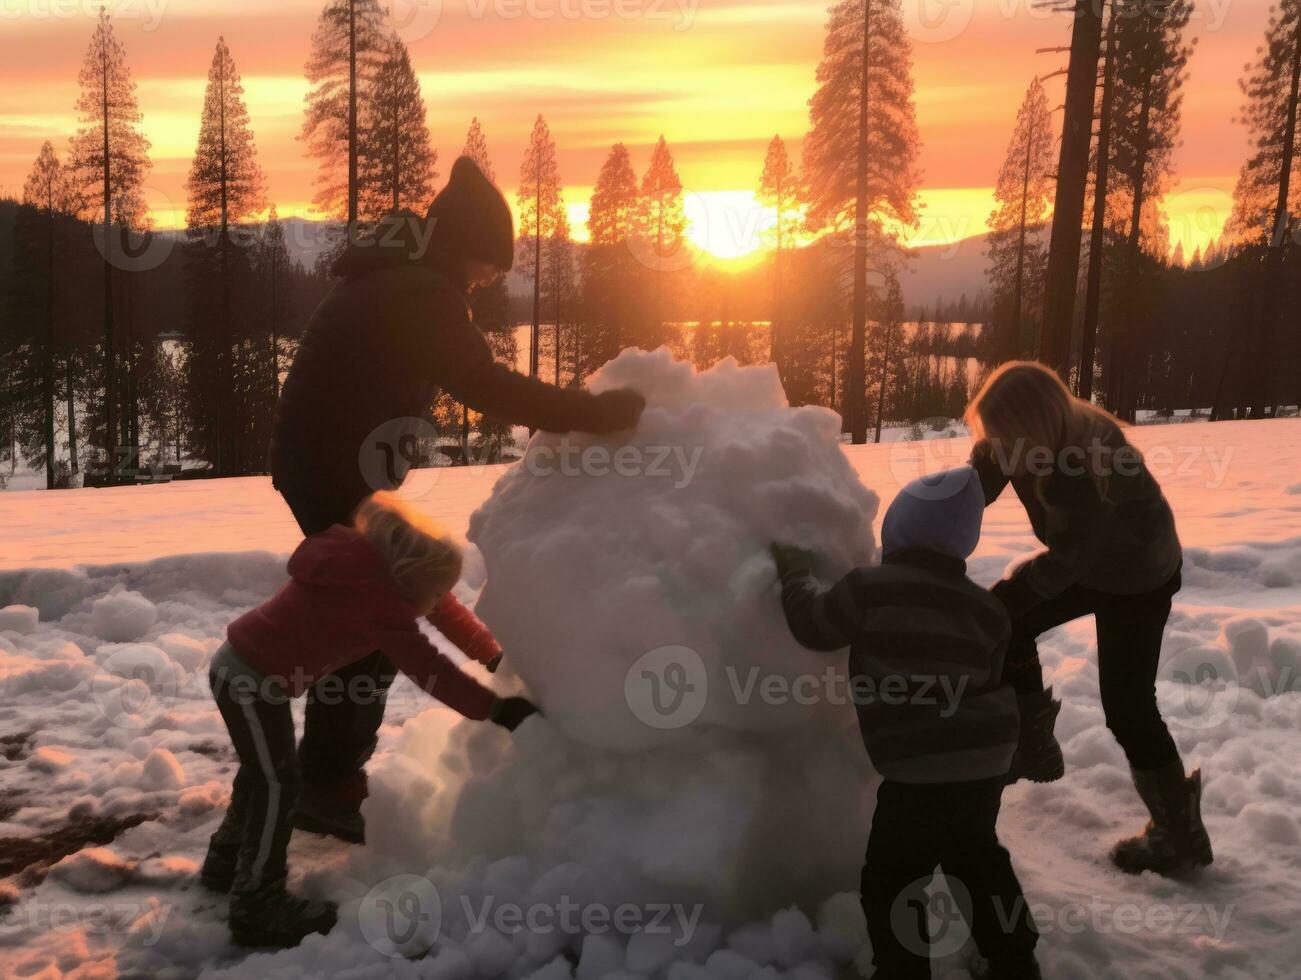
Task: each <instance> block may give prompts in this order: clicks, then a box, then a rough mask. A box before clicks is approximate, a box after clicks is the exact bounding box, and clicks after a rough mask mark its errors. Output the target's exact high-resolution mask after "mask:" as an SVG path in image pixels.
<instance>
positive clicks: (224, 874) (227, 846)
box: [201, 494, 537, 946]
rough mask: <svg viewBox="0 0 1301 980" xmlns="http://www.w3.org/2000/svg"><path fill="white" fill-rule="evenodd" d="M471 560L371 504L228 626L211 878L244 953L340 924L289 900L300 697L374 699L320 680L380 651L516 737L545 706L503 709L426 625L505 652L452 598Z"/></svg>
mask: <svg viewBox="0 0 1301 980" xmlns="http://www.w3.org/2000/svg"><path fill="white" fill-rule="evenodd" d="M460 575H461V552H460V550H459V549H458V548H457V546H456V544H455V543H454V542H453V541H451V540H450V539H449V538H448V537H447V536H446V535H445V534H444V533H443V532H442V531H441V530H440V529H438V528H437V527H436V526H434V525H432V524H430V523H429V522H427V521H426V520H425V519H424V518H423V517H422V516H421V515H419V514H417V513H415V512H413V511H410V510H407V509H406V508H404V507H402V506H401V505H400V503H399V502H398V500H397V499H396V498H395V497H393V496H392V495H390V494H376V495H375V496H374V497H371V498H369V499H368V500H366V501H364V502H363V503H362V504H361V506H360V507H358V509H357V512H356V513H355V514H354V516H353V526H352V527H344V526H343V525H338V524H336V525H335V526H333V527H331V528H330V529H329V530H327V531H323V532H321V533H320V534H313V535H311V536H309V537H308V538H306V539H305V540H304V541H303V543H302V544H301V545H299V547H298V549H297V550H296V551H295V552H294V554H293V556H292V557H291V558H290V559H289V576H290V581H289V583H288V584H287V585H285V587H284V588H282V589H281V590H280V591H279V592H278V593H276V595H275V596H273V597H272V598H271V599H269V600H268V601H267V602H265V603H263V604H262V605H260V606H258V607H257V608H255V609H253V610H250V611H249V612H247V613H245V614H244V615H243V616H241V617H240V618H239V619H237V620H235V621H234V622H233V623H231V624H230V627H229V629H228V631H227V642H226V643H225V644H223V645H222V647H221V649H220V650H218V651H217V654H216V655H215V656H214V657H213V661H212V666H211V668H210V672H209V682H210V683H211V685H212V692H213V697H214V698H215V699H216V702H217V707H218V709H219V710H220V711H221V716H222V718H223V720H224V721H225V722H226V727H227V729H229V731H230V737H231V741H232V742H233V743H234V745H235V751H236V753H237V754H238V756H239V763H240V764H239V771H238V772H237V773H236V775H235V784H234V787H233V789H232V791H231V800H230V806H229V808H228V809H227V811H226V817H225V819H224V820H223V821H222V824H221V826H220V827H219V828H218V830H217V832H216V833H215V834H213V836H212V840H211V842H210V844H209V847H208V856H207V859H206V860H205V861H204V865H203V871H202V874H201V881H202V882H203V884H204V885H205V886H207V887H209V888H212V889H214V890H217V891H229V892H230V895H231V902H230V927H231V934H232V937H233V938H234V940H235V942H236V943H238V944H240V945H244V946H291V945H294V944H296V943H297V942H299V941H300V940H301V939H302V938H303V937H305V936H307V935H310V934H311V933H313V932H328V931H329V930H330V928H331V927H332V926H333V925H334V921H335V910H334V908H333V906H331V905H329V904H327V903H322V902H312V901H308V900H306V899H302V898H299V897H297V896H294V895H291V894H290V893H289V892H288V891H286V889H285V878H286V875H287V866H286V851H287V849H288V846H289V837H290V834H291V833H292V829H293V807H294V800H295V798H296V796H297V794H298V788H299V786H300V785H301V776H300V773H299V769H298V759H297V754H296V752H295V741H294V722H293V718H292V716H291V714H290V710H289V702H290V700H291V699H292V698H296V697H298V696H300V695H302V694H303V693H304V692H305V691H307V690H308V689H309V688H312V687H313V686H314V685H315V691H316V696H317V697H322V696H326V697H328V696H335V697H341V698H346V697H359V696H374V692H373V691H366V692H360V691H348V690H346V689H343V685H340V689H339V690H337V691H334V692H329V691H322V690H321V685H320V684H318V683H317V682H318V681H320V680H321V679H322V678H326V679H327V680H328V679H329V677H330V676H331V675H334V674H335V672H336V671H338V670H339V669H340V668H343V667H346V666H347V665H348V664H351V663H354V662H355V661H357V660H360V659H361V658H363V657H366V656H368V655H370V654H371V653H372V652H374V651H375V650H381V651H383V653H384V654H385V655H386V656H387V657H388V658H389V659H390V660H391V661H392V662H393V663H394V664H395V665H397V666H398V667H399V668H400V669H401V670H402V671H403V673H405V674H406V675H407V676H408V677H410V678H411V679H412V680H413V681H415V683H416V684H417V685H419V686H420V687H421V688H423V689H424V690H425V691H426V692H428V693H429V694H431V695H433V696H434V697H435V698H437V699H438V700H440V701H442V702H443V703H444V704H446V705H447V706H448V707H449V708H452V709H453V710H455V711H458V712H460V713H461V714H462V715H464V716H466V717H467V718H474V719H476V720H480V721H482V720H491V721H494V722H496V723H497V724H499V725H502V726H503V727H505V728H507V729H509V730H512V731H513V730H514V729H515V727H516V726H517V725H519V723H520V722H522V721H523V720H524V719H525V718H527V717H528V716H529V715H531V714H533V713H534V712H535V711H536V710H537V709H536V708H535V707H534V706H533V705H532V704H531V703H529V702H528V701H527V700H525V699H524V698H499V697H497V696H496V695H495V694H494V693H493V692H492V691H490V690H489V689H488V688H486V687H484V686H483V685H482V684H480V683H479V682H478V681H476V680H474V679H473V678H472V677H470V676H469V675H467V674H464V673H462V672H461V671H460V670H459V669H458V668H457V667H456V665H455V664H453V663H452V661H450V660H449V659H447V657H445V656H443V654H441V653H439V652H438V649H437V648H436V647H435V646H434V645H433V644H432V643H430V642H429V640H428V639H426V638H425V636H424V634H423V633H421V632H420V629H419V627H418V626H417V625H416V624H417V621H418V620H419V619H421V618H425V617H428V618H429V619H430V621H431V622H433V623H434V625H436V626H437V627H438V628H439V629H440V630H441V631H442V633H443V635H444V636H446V637H447V638H448V639H449V640H451V641H452V642H453V643H455V644H457V645H458V646H460V647H461V649H462V650H464V651H465V652H466V653H467V654H468V655H469V656H471V657H472V658H473V659H476V660H478V661H480V662H482V663H485V664H488V663H493V664H495V661H496V660H497V658H498V657H499V656H500V654H501V648H500V647H499V646H498V645H497V641H496V640H495V639H494V638H493V636H492V634H491V633H490V632H489V631H488V628H487V627H486V626H484V625H483V623H481V622H480V621H479V620H478V618H476V617H475V616H474V614H473V613H471V612H470V611H469V610H467V609H466V608H465V607H464V606H462V605H461V604H460V603H459V602H457V601H456V599H455V598H453V597H452V594H451V589H452V586H453V585H454V584H455V583H456V581H457V579H459V578H460Z"/></svg>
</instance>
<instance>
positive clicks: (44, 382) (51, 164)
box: [15, 140, 74, 490]
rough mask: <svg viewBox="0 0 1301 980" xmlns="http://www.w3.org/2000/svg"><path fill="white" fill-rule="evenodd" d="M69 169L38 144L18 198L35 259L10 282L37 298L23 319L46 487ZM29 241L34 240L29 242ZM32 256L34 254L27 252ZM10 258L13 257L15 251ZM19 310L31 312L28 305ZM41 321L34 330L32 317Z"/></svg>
mask: <svg viewBox="0 0 1301 980" xmlns="http://www.w3.org/2000/svg"><path fill="white" fill-rule="evenodd" d="M67 177H68V175H67V174H66V173H65V172H64V170H63V167H62V166H61V165H60V163H59V159H58V157H57V156H56V155H55V153H54V147H53V146H52V145H51V144H50V142H49V140H46V141H45V143H44V144H43V145H42V146H41V152H40V154H39V155H38V156H37V158H36V162H35V163H34V164H33V165H32V171H31V173H30V174H29V175H28V177H27V182H26V183H25V184H24V185H23V204H25V205H26V206H27V207H28V208H30V209H32V211H33V212H35V216H36V217H37V220H38V222H39V225H40V228H39V231H37V229H32V230H33V231H37V234H38V236H39V238H40V239H41V241H40V242H39V245H37V248H38V249H39V259H38V260H37V261H34V262H31V263H30V265H29V268H28V269H25V270H24V275H22V276H21V277H15V286H19V287H20V288H22V290H23V291H24V292H26V293H27V294H28V295H30V296H32V297H33V298H34V299H36V301H37V302H36V304H32V305H35V306H37V308H38V309H39V314H38V315H37V316H33V317H32V318H31V321H30V323H29V324H28V325H27V328H26V330H25V331H23V332H25V333H27V334H28V336H29V337H30V338H31V340H32V343H31V345H30V358H31V360H32V362H33V363H32V366H33V367H35V368H36V369H37V370H38V371H39V385H38V387H39V390H40V403H41V412H40V414H41V437H42V450H43V457H44V463H45V486H46V489H50V490H52V489H54V481H55V470H54V459H55V443H54V432H55V420H54V400H55V388H56V378H55V372H56V364H55V361H56V353H57V350H58V346H59V345H58V337H57V333H56V328H55V306H56V299H55V297H56V296H57V294H58V292H59V289H60V282H59V279H60V276H59V265H60V254H59V253H60V248H59V239H60V237H61V236H60V225H61V224H62V222H63V219H64V217H65V216H66V215H67V214H68V213H69V212H70V211H72V209H73V206H74V202H73V199H72V196H71V193H70V188H69V186H68V179H67ZM21 232H22V229H20V228H15V238H16V239H18V240H19V241H16V242H15V249H17V248H18V247H19V243H20V241H21V239H22V238H24V237H26V236H24V235H23V234H22V233H21ZM30 244H37V243H35V242H31V243H30ZM32 258H36V256H32ZM15 261H17V257H16V256H15ZM27 272H34V273H36V274H35V275H34V276H28V275H26V274H25V273H27ZM22 312H23V313H33V312H35V310H32V309H31V307H29V308H28V309H27V310H24V311H22ZM23 319H25V317H17V316H16V317H15V320H16V322H17V324H18V329H19V330H23V323H22V321H23ZM37 322H39V323H40V327H39V332H37V331H38V328H37V327H36V323H37Z"/></svg>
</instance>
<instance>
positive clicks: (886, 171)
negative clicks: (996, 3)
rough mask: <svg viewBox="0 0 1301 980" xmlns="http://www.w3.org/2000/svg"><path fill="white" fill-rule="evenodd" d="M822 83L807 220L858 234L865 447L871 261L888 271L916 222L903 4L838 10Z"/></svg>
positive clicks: (855, 395)
mask: <svg viewBox="0 0 1301 980" xmlns="http://www.w3.org/2000/svg"><path fill="white" fill-rule="evenodd" d="M817 80H818V89H817V91H816V92H815V93H814V95H813V98H812V99H811V100H810V102H809V118H810V123H811V130H810V132H809V135H808V138H807V140H806V141H805V147H804V168H805V174H806V183H807V186H808V194H809V206H808V214H807V222H808V226H809V228H810V229H811V230H823V229H828V230H832V231H836V232H841V233H844V232H846V231H848V230H849V229H851V228H852V232H853V239H852V240H853V247H854V257H853V268H852V272H851V283H852V288H853V306H852V315H853V328H852V334H851V343H850V356H849V365H848V377H847V378H846V386H847V387H846V392H847V397H846V400H845V401H846V404H845V415H846V416H847V418H846V421H847V422H848V424H849V430H850V432H851V435H852V438H853V441H854V442H855V443H864V442H866V441H867V411H866V384H865V372H866V363H865V358H866V329H867V301H868V282H867V276H868V256H869V253H874V254H875V255H877V256H878V258H877V259H876V264H877V265H883V264H886V256H885V254H884V253H886V252H887V251H888V250H889V249H890V248H891V247H892V245H893V239H892V235H893V234H894V233H895V229H898V228H899V227H911V226H915V225H916V223H917V204H916V194H917V186H918V182H919V180H920V176H919V173H918V170H917V163H916V161H917V153H918V148H919V139H918V135H917V121H916V113H915V110H914V106H913V82H912V46H911V43H910V42H909V40H908V36H907V34H906V33H905V31H904V27H903V21H902V17H901V15H900V10H899V5H898V3H897V2H896V0H840V2H839V3H836V4H835V5H834V6H832V7H831V11H830V19H829V20H828V23H827V35H826V40H825V43H824V46H823V55H822V61H821V63H820V64H819V65H818V71H817Z"/></svg>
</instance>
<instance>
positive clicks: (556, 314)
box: [542, 202, 578, 388]
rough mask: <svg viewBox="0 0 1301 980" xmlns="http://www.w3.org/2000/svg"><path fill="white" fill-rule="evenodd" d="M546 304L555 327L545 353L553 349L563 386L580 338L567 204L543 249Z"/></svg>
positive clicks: (573, 368)
mask: <svg viewBox="0 0 1301 980" xmlns="http://www.w3.org/2000/svg"><path fill="white" fill-rule="evenodd" d="M542 258H543V263H542V282H543V285H542V305H543V307H544V308H546V309H548V310H551V314H552V320H553V323H554V327H553V330H552V335H551V338H550V343H547V342H546V341H545V340H544V341H543V345H542V349H543V353H544V354H545V353H546V352H547V350H548V348H549V349H550V352H551V355H552V357H553V358H554V365H555V374H554V382H555V385H556V387H557V388H558V387H560V385H561V384H562V373H566V372H567V373H568V375H569V377H570V378H571V379H572V378H573V377H574V375H575V372H576V365H575V364H574V355H575V342H576V340H577V337H576V335H575V331H574V330H573V329H572V325H573V321H574V317H575V314H576V313H577V307H578V283H577V281H576V280H575V275H574V243H573V240H572V238H571V236H570V230H569V218H568V217H567V216H566V214H565V210H564V206H563V202H562V203H561V206H560V207H559V209H558V212H557V218H556V227H555V230H554V231H553V232H552V234H551V237H550V238H548V239H547V240H546V242H545V243H543V246H542Z"/></svg>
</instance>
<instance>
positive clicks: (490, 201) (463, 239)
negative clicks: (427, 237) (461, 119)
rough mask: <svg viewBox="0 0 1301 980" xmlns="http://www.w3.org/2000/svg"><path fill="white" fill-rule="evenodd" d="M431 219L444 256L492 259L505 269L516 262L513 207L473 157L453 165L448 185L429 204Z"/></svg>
mask: <svg viewBox="0 0 1301 980" xmlns="http://www.w3.org/2000/svg"><path fill="white" fill-rule="evenodd" d="M428 221H430V222H431V223H432V225H433V237H434V239H435V240H436V241H437V242H438V243H439V246H440V249H439V250H440V251H441V252H442V253H443V254H444V255H447V256H459V257H460V258H465V259H477V260H478V261H480V262H489V263H491V264H492V265H495V266H497V267H498V268H499V269H502V270H504V271H505V270H509V269H510V267H511V266H512V265H514V264H515V222H514V219H513V218H512V217H511V213H510V206H509V205H508V204H507V203H506V199H505V198H504V197H502V194H501V191H499V190H497V188H496V187H495V186H494V185H493V183H492V181H490V180H489V179H488V178H487V177H485V176H484V175H483V171H482V170H480V169H479V165H478V164H477V163H475V162H474V161H473V160H472V159H470V158H469V157H461V158H460V159H459V160H457V161H456V163H454V164H452V173H451V176H450V177H448V179H447V186H446V187H444V188H443V190H442V192H441V193H440V194H439V195H438V196H437V197H436V198H434V203H433V204H431V205H429V216H428Z"/></svg>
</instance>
